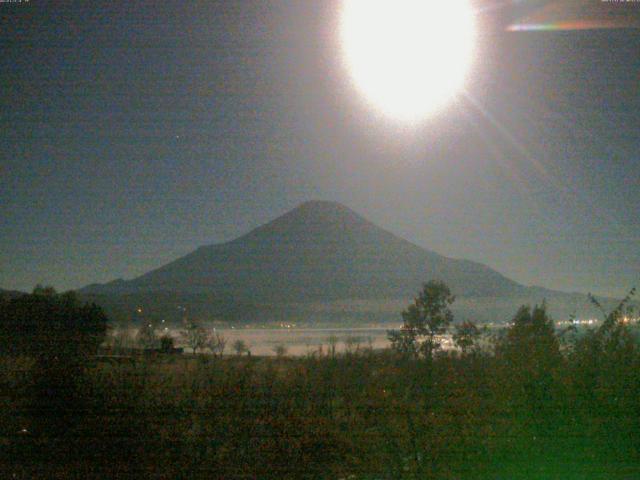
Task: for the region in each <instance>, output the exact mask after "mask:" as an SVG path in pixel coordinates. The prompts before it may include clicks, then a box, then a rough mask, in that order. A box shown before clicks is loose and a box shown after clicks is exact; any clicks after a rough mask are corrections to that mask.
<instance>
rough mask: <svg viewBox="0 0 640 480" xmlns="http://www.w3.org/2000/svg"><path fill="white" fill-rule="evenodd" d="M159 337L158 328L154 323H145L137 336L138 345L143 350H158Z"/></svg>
mask: <svg viewBox="0 0 640 480" xmlns="http://www.w3.org/2000/svg"><path fill="white" fill-rule="evenodd" d="M158 342H159V339H158V335H157V334H156V327H155V326H154V325H153V323H150V322H149V321H145V322H144V323H143V324H142V325H140V328H139V329H138V333H137V334H136V343H137V344H138V345H139V346H140V347H142V348H157V347H158Z"/></svg>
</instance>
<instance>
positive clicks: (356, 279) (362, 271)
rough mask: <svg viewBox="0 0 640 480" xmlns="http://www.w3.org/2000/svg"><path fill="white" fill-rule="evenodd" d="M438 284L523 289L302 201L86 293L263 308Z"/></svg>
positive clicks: (468, 292)
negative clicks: (211, 297) (203, 296)
mask: <svg viewBox="0 0 640 480" xmlns="http://www.w3.org/2000/svg"><path fill="white" fill-rule="evenodd" d="M432 278H438V279H441V280H443V281H445V282H446V283H447V284H449V285H450V287H451V288H452V290H453V291H454V292H455V293H456V294H458V295H463V296H472V297H475V296H481V297H487V296H492V297H493V296H498V297H500V296H508V295H513V294H515V293H520V292H522V291H523V290H524V287H523V286H521V285H519V284H518V283H516V282H514V281H512V280H509V279H508V278H506V277H504V276H503V275H501V274H499V273H497V272H495V271H494V270H492V269H490V268H489V267H487V266H485V265H481V264H478V263H474V262H470V261H466V260H456V259H450V258H447V257H444V256H441V255H439V254H437V253H435V252H431V251H429V250H425V249H423V248H421V247H419V246H417V245H414V244H412V243H410V242H408V241H406V240H403V239H401V238H399V237H397V236H395V235H393V234H392V233H390V232H388V231H386V230H384V229H382V228H379V227H377V226H376V225H374V224H372V223H371V222H369V221H367V220H365V219H364V218H363V217H361V216H360V215H358V214H356V213H355V212H353V211H352V210H350V209H349V208H347V207H345V206H343V205H340V204H338V203H333V202H320V201H313V202H306V203H304V204H302V205H300V206H299V207H297V208H295V209H294V210H292V211H290V212H288V213H286V214H285V215H283V216H281V217H279V218H277V219H275V220H273V221H272V222H270V223H268V224H266V225H263V226H261V227H259V228H256V229H255V230H253V231H251V232H249V233H247V234H246V235H244V236H242V237H239V238H237V239H235V240H233V241H230V242H227V243H223V244H217V245H210V246H206V247H201V248H199V249H197V250H196V251H194V252H192V253H190V254H188V255H186V256H184V257H182V258H179V259H177V260H176V261H174V262H171V263H169V264H167V265H164V266H162V267H160V268H158V269H156V270H153V271H151V272H149V273H147V274H145V275H142V276H141V277H138V278H136V279H134V280H131V281H128V282H125V281H116V282H112V283H111V284H107V285H104V286H96V285H93V286H91V287H87V288H86V289H85V292H94V293H98V292H102V293H109V292H110V293H117V292H120V293H124V292H128V293H135V292H142V291H145V292H150V291H173V292H180V293H183V294H185V293H189V294H197V293H211V294H215V295H216V296H218V297H222V298H233V299H239V300H253V301H266V302H277V301H287V302H302V301H317V300H339V299H352V298H360V299H374V298H399V297H406V296H407V294H408V292H411V293H413V292H415V291H416V290H417V289H418V288H419V287H420V285H421V283H423V282H424V281H426V280H429V279H432Z"/></svg>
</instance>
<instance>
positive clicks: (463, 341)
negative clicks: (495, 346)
mask: <svg viewBox="0 0 640 480" xmlns="http://www.w3.org/2000/svg"><path fill="white" fill-rule="evenodd" d="M483 331H484V329H480V328H478V327H477V326H476V324H475V323H473V322H470V321H465V322H462V323H461V324H459V325H456V326H455V332H454V334H453V343H454V344H455V345H456V347H458V348H459V349H460V350H461V351H462V354H463V355H466V354H468V353H469V352H472V351H474V350H476V349H477V348H478V341H479V340H480V336H481V335H482V333H483Z"/></svg>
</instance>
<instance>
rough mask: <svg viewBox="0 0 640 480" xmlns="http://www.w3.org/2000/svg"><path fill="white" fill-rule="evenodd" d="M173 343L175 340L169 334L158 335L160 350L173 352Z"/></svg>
mask: <svg viewBox="0 0 640 480" xmlns="http://www.w3.org/2000/svg"><path fill="white" fill-rule="evenodd" d="M174 344H175V341H174V340H173V337H171V336H169V335H163V336H162V337H160V350H162V352H164V353H171V352H173V348H174Z"/></svg>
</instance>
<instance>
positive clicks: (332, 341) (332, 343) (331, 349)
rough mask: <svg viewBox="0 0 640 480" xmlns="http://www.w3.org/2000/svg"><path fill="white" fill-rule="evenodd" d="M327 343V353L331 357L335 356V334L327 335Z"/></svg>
mask: <svg viewBox="0 0 640 480" xmlns="http://www.w3.org/2000/svg"><path fill="white" fill-rule="evenodd" d="M327 343H328V344H329V355H331V358H334V357H335V356H336V345H337V344H338V337H337V336H335V335H329V337H328V338H327Z"/></svg>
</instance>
